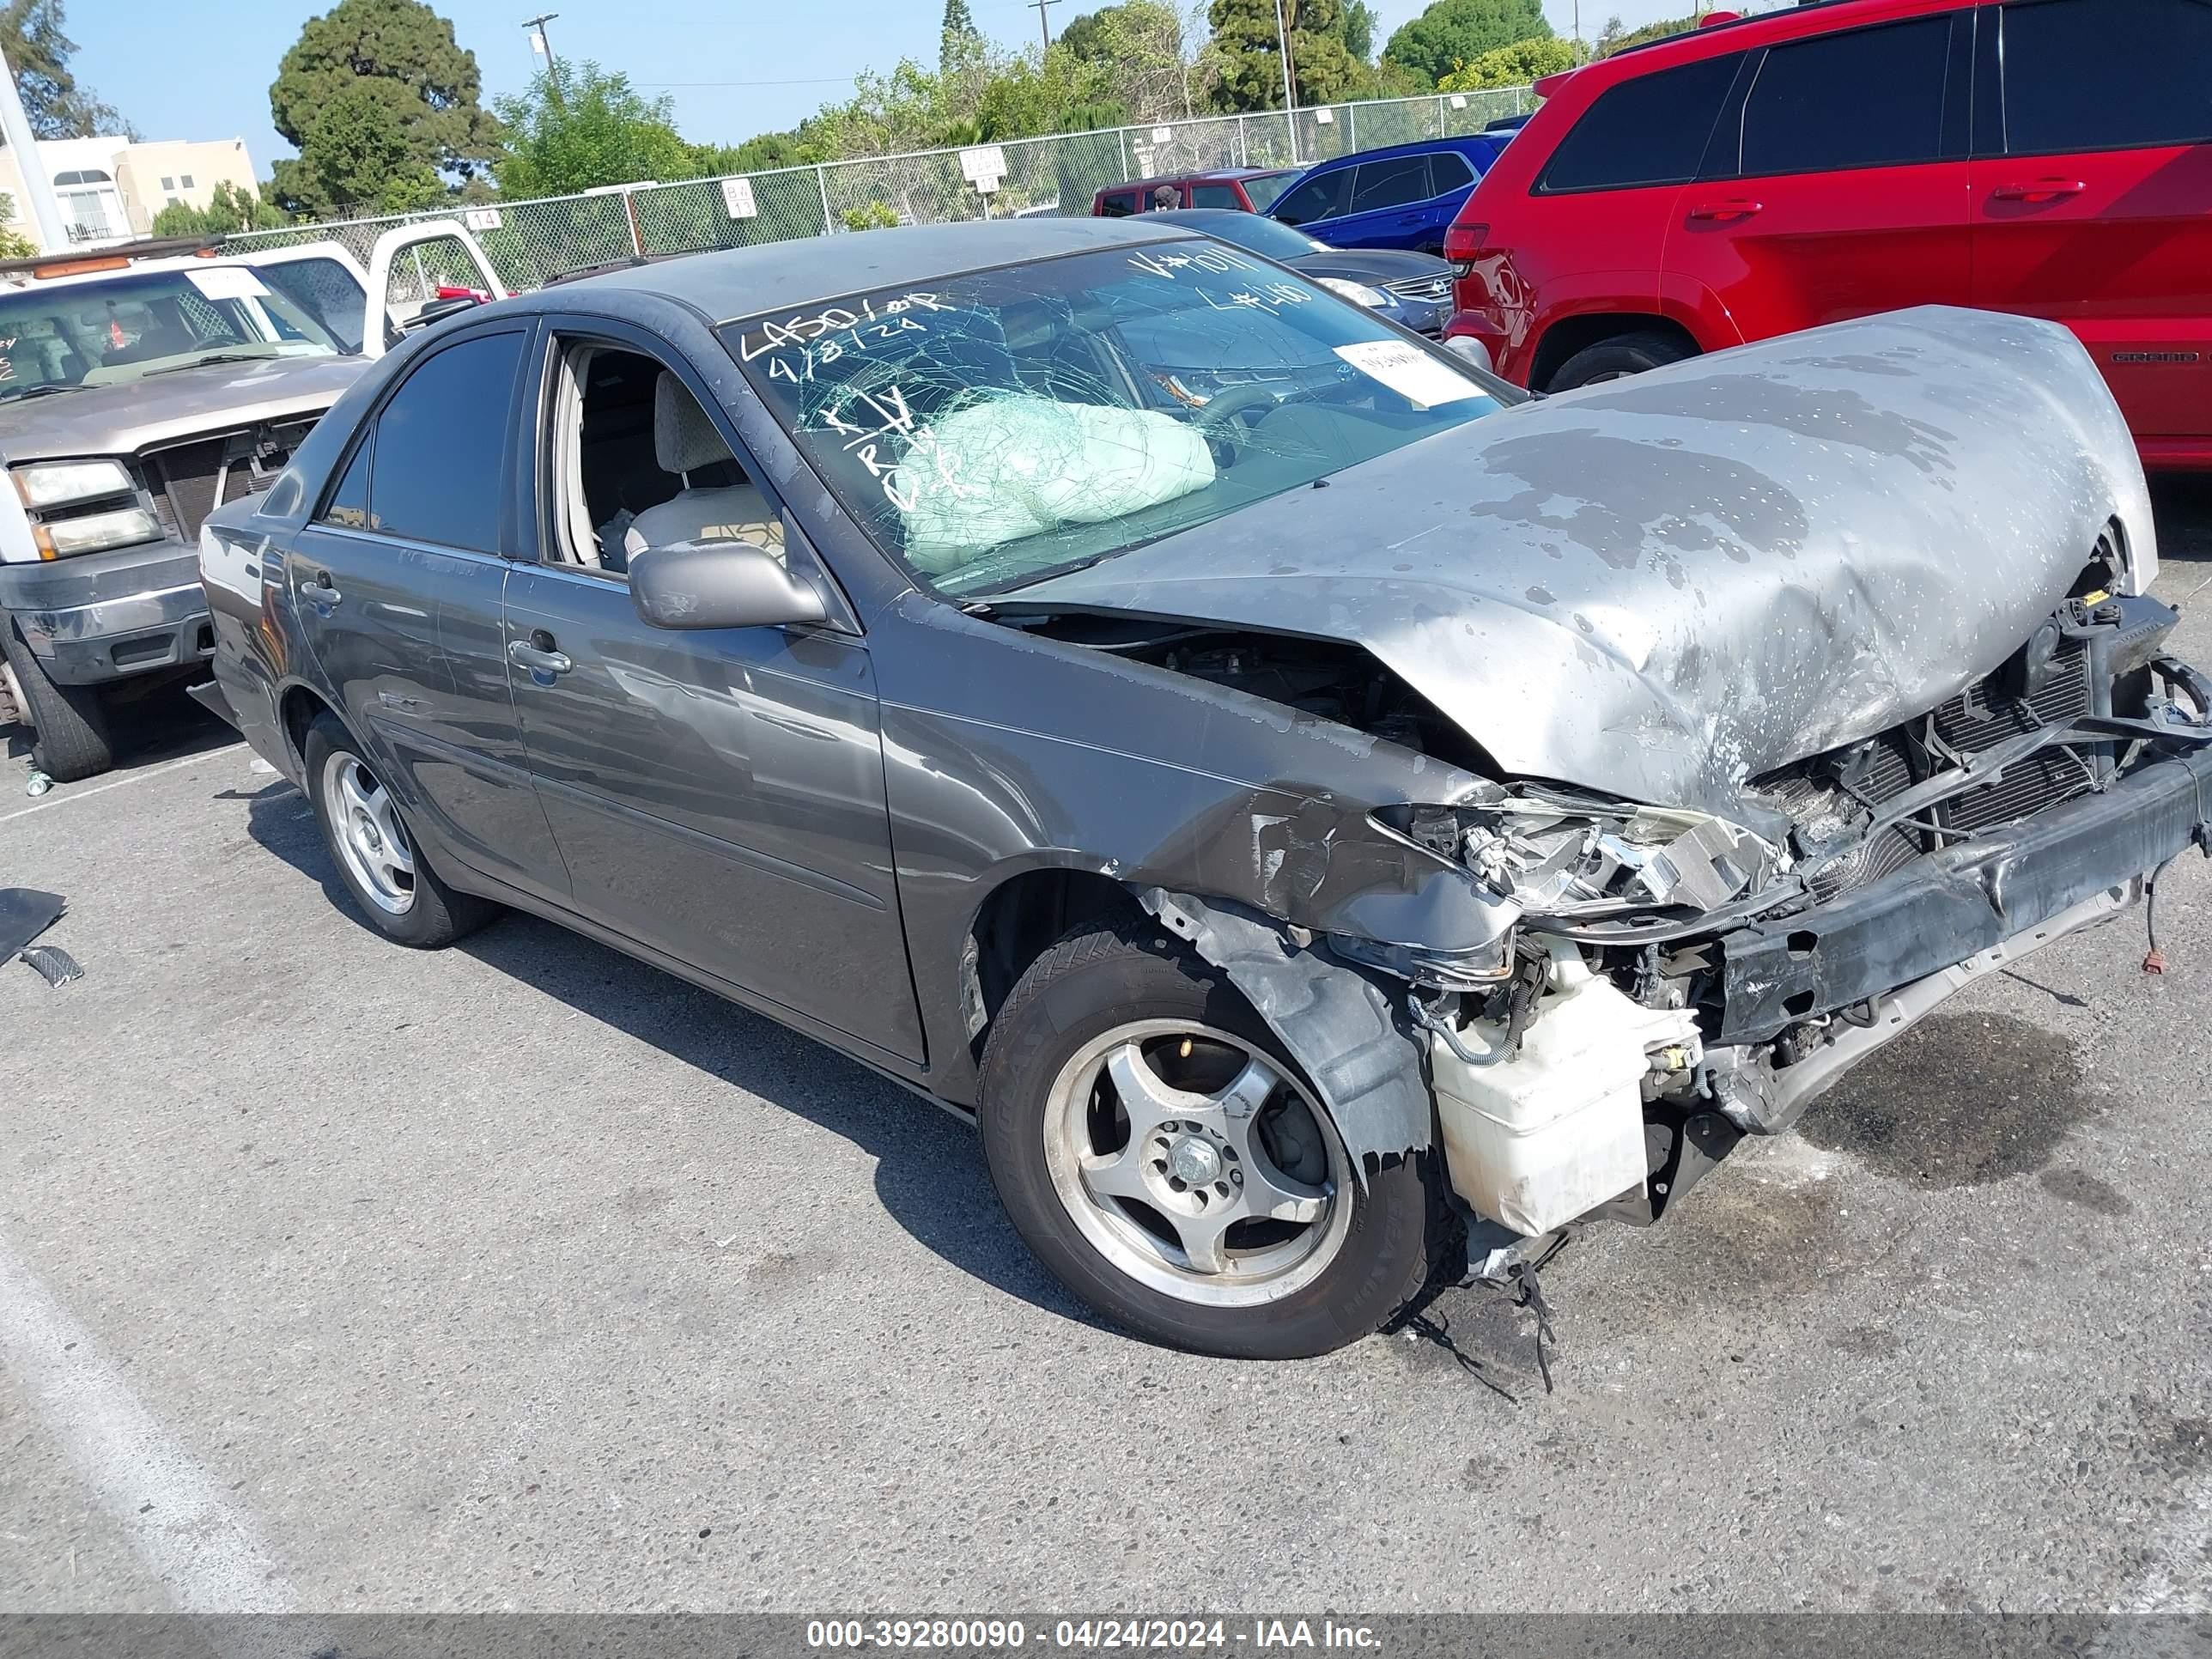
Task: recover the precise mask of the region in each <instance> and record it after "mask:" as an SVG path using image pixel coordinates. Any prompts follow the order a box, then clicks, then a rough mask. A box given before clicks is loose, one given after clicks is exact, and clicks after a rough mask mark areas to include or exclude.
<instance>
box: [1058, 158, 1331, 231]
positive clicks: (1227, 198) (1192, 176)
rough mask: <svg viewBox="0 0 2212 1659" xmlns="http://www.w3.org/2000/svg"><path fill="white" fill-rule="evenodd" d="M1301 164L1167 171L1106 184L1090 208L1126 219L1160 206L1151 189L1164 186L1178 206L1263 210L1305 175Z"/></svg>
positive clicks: (1103, 217) (1243, 210)
mask: <svg viewBox="0 0 2212 1659" xmlns="http://www.w3.org/2000/svg"><path fill="white" fill-rule="evenodd" d="M1305 171H1306V170H1305V169H1304V167H1223V168H1221V169H1220V170H1218V172H1214V173H1163V174H1161V175H1160V177H1158V178H1157V179H1130V180H1129V182H1128V183H1127V184H1125V185H1107V186H1106V188H1105V189H1103V190H1102V191H1099V192H1098V193H1097V195H1096V196H1094V197H1091V212H1092V213H1094V214H1096V215H1097V216H1098V217H1100V218H1102V219H1126V218H1128V217H1129V216H1131V215H1133V214H1138V213H1151V212H1152V211H1153V210H1156V209H1158V207H1159V205H1160V204H1158V202H1156V201H1154V200H1153V199H1152V196H1153V192H1154V191H1158V190H1161V189H1163V188H1164V189H1168V190H1171V191H1175V193H1176V200H1175V205H1176V207H1179V208H1189V207H1202V208H1234V209H1235V210H1237V212H1239V213H1265V212H1266V211H1267V210H1268V209H1269V208H1271V207H1273V206H1274V204H1275V198H1276V197H1278V196H1280V195H1281V194H1282V193H1283V191H1285V189H1286V188H1288V186H1289V185H1290V183H1291V180H1292V179H1300V178H1303V177H1304V176H1305Z"/></svg>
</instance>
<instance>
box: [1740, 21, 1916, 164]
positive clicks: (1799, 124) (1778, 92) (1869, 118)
mask: <svg viewBox="0 0 2212 1659" xmlns="http://www.w3.org/2000/svg"><path fill="white" fill-rule="evenodd" d="M1950 48H1951V20H1950V19H1949V18H1948V17H1923V18H1918V19H1916V20H1915V21H1911V22H1909V23H1893V24H1889V25H1887V27H1881V28H1872V29H1853V30H1852V31H1850V33H1847V34H1824V35H1821V36H1819V37H1818V38H1816V39H1814V40H1799V41H1796V42H1793V43H1792V44H1790V45H1789V46H1776V47H1774V48H1773V49H1772V50H1771V51H1770V52H1768V53H1767V54H1766V61H1765V63H1764V64H1760V65H1759V79H1758V81H1757V82H1756V83H1755V84H1754V85H1753V87H1752V89H1751V95H1750V96H1749V97H1748V98H1747V100H1745V102H1744V107H1743V171H1744V172H1745V173H1833V172H1840V171H1842V170H1844V169H1845V168H1848V167H1901V166H1906V165H1910V164H1911V163H1913V162H1916V161H1936V160H1938V159H1939V158H1940V157H1941V156H1942V154H1943V78H1944V74H1945V71H1946V66H1947V64H1948V59H1949V56H1950Z"/></svg>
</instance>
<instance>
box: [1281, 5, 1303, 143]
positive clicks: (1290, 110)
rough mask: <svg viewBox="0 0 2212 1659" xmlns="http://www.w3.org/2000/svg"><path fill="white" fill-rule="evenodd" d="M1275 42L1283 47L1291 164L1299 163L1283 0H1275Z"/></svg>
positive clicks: (1294, 100) (1285, 105) (1288, 43)
mask: <svg viewBox="0 0 2212 1659" xmlns="http://www.w3.org/2000/svg"><path fill="white" fill-rule="evenodd" d="M1275 44H1276V45H1277V46H1280V47H1281V48H1282V49H1283V120H1284V122H1285V125H1288V126H1289V128H1290V130H1291V166H1292V167H1296V166H1297V164H1298V116H1297V109H1298V94H1297V92H1296V91H1294V90H1293V89H1292V88H1291V32H1290V30H1289V28H1288V27H1286V26H1285V24H1284V22H1283V0H1275Z"/></svg>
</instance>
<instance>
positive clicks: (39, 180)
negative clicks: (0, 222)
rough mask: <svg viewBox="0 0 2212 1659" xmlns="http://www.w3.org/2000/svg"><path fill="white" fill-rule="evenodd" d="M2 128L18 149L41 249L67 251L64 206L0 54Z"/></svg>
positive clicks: (17, 160) (12, 146)
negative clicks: (57, 194)
mask: <svg viewBox="0 0 2212 1659" xmlns="http://www.w3.org/2000/svg"><path fill="white" fill-rule="evenodd" d="M0 132H4V133H5V134H6V135H7V138H8V148H9V149H12V150H14V151H15V171H16V172H18V173H21V174H22V175H23V193H24V194H25V195H26V196H27V197H30V198H31V222H32V224H33V225H34V226H35V227H36V228H37V229H38V233H39V252H41V253H66V252H69V245H70V240H69V232H68V231H67V230H66V229H65V228H64V227H63V225H62V210H61V208H60V206H59V205H58V204H57V203H56V202H55V200H54V181H53V180H52V179H50V178H48V177H47V176H46V163H45V162H43V161H40V160H39V143H38V140H37V139H35V138H33V137H31V123H30V121H29V119H28V118H27V117H26V116H25V115H24V113H23V100H22V96H21V94H19V93H18V92H17V91H16V90H15V70H12V69H10V68H9V66H8V60H7V59H6V58H0Z"/></svg>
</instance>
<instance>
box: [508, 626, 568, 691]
mask: <svg viewBox="0 0 2212 1659" xmlns="http://www.w3.org/2000/svg"><path fill="white" fill-rule="evenodd" d="M507 660H508V661H510V662H512V663H513V664H514V665H516V666H517V667H518V668H526V669H528V670H529V671H531V672H532V674H533V675H537V674H542V675H544V676H545V678H546V681H547V683H548V684H550V682H551V679H552V677H553V676H554V675H556V674H565V673H567V672H568V671H569V670H570V669H572V668H574V666H575V664H574V663H573V662H570V661H569V660H568V657H567V655H566V654H565V653H562V652H559V651H556V650H555V649H554V648H553V636H552V635H550V634H549V633H547V632H546V631H545V630H544V629H542V628H541V629H538V631H537V632H536V633H534V634H532V635H531V636H530V637H529V638H528V639H526V640H515V641H512V642H510V643H509V644H508V646H507Z"/></svg>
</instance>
